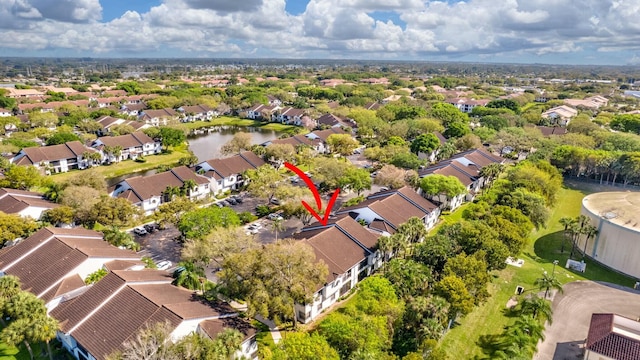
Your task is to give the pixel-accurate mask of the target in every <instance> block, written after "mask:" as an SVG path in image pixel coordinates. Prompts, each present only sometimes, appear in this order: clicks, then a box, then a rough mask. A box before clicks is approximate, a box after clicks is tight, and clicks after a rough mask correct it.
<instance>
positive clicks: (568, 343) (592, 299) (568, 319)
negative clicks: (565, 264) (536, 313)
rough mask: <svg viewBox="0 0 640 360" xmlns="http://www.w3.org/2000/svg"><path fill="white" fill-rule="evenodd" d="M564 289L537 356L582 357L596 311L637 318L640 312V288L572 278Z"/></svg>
mask: <svg viewBox="0 0 640 360" xmlns="http://www.w3.org/2000/svg"><path fill="white" fill-rule="evenodd" d="M563 289H564V293H561V294H557V295H556V296H555V299H554V301H553V324H551V325H549V324H547V328H546V330H545V333H544V335H545V341H544V342H542V343H541V344H540V345H539V346H538V353H537V354H536V356H535V357H534V359H536V360H566V359H582V356H583V349H582V347H583V346H584V342H585V340H586V338H587V333H588V331H589V323H590V322H591V314H593V313H615V314H618V315H622V316H625V317H628V318H631V319H634V320H635V319H637V318H638V317H639V316H640V292H638V291H635V290H633V289H629V288H624V287H621V286H618V285H614V284H609V283H597V282H593V281H576V282H572V283H569V284H566V285H564V287H563Z"/></svg>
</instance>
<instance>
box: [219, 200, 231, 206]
mask: <svg viewBox="0 0 640 360" xmlns="http://www.w3.org/2000/svg"><path fill="white" fill-rule="evenodd" d="M218 204H220V205H222V206H231V204H229V202H228V201H227V200H222V201H220V202H219V203H218Z"/></svg>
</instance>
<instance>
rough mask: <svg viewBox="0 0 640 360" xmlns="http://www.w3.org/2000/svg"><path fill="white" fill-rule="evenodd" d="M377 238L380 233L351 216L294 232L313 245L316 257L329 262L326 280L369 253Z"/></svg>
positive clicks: (342, 271) (333, 277)
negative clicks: (367, 227) (368, 228)
mask: <svg viewBox="0 0 640 360" xmlns="http://www.w3.org/2000/svg"><path fill="white" fill-rule="evenodd" d="M378 237H379V234H374V233H373V232H370V231H368V230H367V229H365V228H364V227H363V226H362V225H360V224H359V223H357V222H356V221H355V220H353V219H351V218H350V217H349V216H343V217H340V218H338V219H334V220H332V222H330V223H328V224H327V225H326V226H319V224H318V223H315V224H312V225H310V226H308V227H306V228H303V229H302V230H301V231H300V232H299V233H297V234H295V235H294V238H296V239H300V240H302V241H303V242H304V243H306V244H308V245H310V246H311V247H312V248H313V251H314V253H315V255H316V260H318V261H323V262H324V263H326V264H327V266H328V267H329V274H328V275H327V282H331V281H333V280H335V279H336V278H337V277H338V276H340V275H342V274H344V273H345V272H347V270H349V269H350V268H352V267H354V266H355V265H357V264H359V263H360V262H361V261H362V260H364V259H365V258H366V257H367V256H369V255H370V254H371V253H372V252H373V251H374V248H375V246H376V244H377V242H378Z"/></svg>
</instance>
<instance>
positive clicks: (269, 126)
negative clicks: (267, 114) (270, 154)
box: [181, 116, 302, 132]
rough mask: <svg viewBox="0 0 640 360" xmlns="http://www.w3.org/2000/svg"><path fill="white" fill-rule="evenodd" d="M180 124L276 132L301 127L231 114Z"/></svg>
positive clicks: (187, 126) (196, 127)
mask: <svg viewBox="0 0 640 360" xmlns="http://www.w3.org/2000/svg"><path fill="white" fill-rule="evenodd" d="M181 126H183V127H185V128H187V129H189V130H196V129H202V128H208V127H212V126H252V127H259V128H262V129H265V130H274V131H278V132H284V131H288V130H291V129H302V128H301V127H300V126H295V125H285V124H280V123H273V122H270V123H264V122H261V121H257V120H251V119H241V118H238V117H232V116H220V117H217V118H215V119H213V120H211V121H194V122H189V123H182V124H181Z"/></svg>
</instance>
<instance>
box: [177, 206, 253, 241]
mask: <svg viewBox="0 0 640 360" xmlns="http://www.w3.org/2000/svg"><path fill="white" fill-rule="evenodd" d="M238 225H240V218H239V217H238V214H237V213H236V212H235V211H233V209H230V208H228V207H223V208H219V207H217V206H211V207H206V208H199V209H195V210H192V211H189V212H187V213H185V214H184V215H182V218H181V219H180V221H179V222H178V230H180V232H181V233H182V234H183V235H184V236H185V237H186V238H187V239H202V238H204V237H205V236H207V235H209V234H210V233H211V232H212V231H213V229H215V228H217V227H223V228H227V227H232V226H238Z"/></svg>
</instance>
